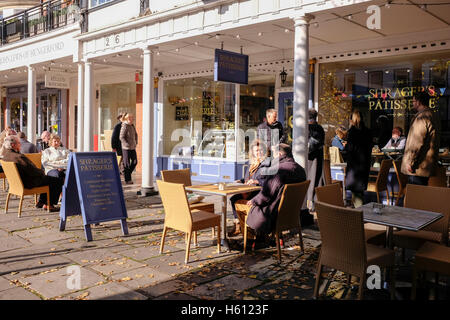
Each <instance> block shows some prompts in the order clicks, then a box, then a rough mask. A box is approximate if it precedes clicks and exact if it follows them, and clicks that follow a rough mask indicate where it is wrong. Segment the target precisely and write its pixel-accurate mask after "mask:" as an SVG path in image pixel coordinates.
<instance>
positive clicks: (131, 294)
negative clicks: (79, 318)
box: [70, 282, 148, 300]
mask: <svg viewBox="0 0 450 320" xmlns="http://www.w3.org/2000/svg"><path fill="white" fill-rule="evenodd" d="M70 296H71V297H72V298H74V299H76V298H77V297H83V299H84V300H147V299H148V298H147V297H146V296H144V295H142V294H140V293H138V292H136V291H133V290H130V289H129V288H127V287H125V286H122V285H120V284H117V283H114V282H111V283H107V284H105V285H101V286H96V287H93V288H90V289H86V290H83V291H79V292H77V293H74V294H71V295H70Z"/></svg>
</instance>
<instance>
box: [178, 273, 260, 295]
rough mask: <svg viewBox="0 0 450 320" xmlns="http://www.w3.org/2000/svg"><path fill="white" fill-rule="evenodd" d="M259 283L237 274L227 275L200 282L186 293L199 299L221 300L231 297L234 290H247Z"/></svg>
mask: <svg viewBox="0 0 450 320" xmlns="http://www.w3.org/2000/svg"><path fill="white" fill-rule="evenodd" d="M259 284H261V281H259V280H256V279H251V278H247V277H243V276H238V275H234V274H232V275H229V276H226V277H223V278H220V279H218V280H215V281H212V282H208V283H206V284H202V285H200V286H198V287H196V288H195V289H193V290H192V291H187V292H186V293H187V294H189V295H192V296H196V297H199V298H201V299H214V300H223V299H226V298H229V297H232V296H233V295H234V294H235V291H236V290H241V291H243V290H247V289H249V288H252V287H254V286H257V285H259Z"/></svg>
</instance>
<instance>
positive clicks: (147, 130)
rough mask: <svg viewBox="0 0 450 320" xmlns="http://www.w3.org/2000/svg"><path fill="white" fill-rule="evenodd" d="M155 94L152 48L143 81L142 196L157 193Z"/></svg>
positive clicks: (145, 53)
mask: <svg viewBox="0 0 450 320" xmlns="http://www.w3.org/2000/svg"><path fill="white" fill-rule="evenodd" d="M154 92H155V91H154V83H153V52H152V50H151V49H150V48H145V49H144V65H143V81H142V139H141V141H142V184H141V195H142V196H148V195H152V194H154V193H155V191H154V185H153V153H154V152H153V139H154V134H153V131H154Z"/></svg>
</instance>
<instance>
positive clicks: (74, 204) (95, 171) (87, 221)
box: [59, 152, 128, 241]
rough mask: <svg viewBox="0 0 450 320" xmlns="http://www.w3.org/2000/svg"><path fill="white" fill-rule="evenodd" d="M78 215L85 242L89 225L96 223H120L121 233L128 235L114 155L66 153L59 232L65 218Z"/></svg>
mask: <svg viewBox="0 0 450 320" xmlns="http://www.w3.org/2000/svg"><path fill="white" fill-rule="evenodd" d="M80 214H81V215H82V217H83V225H84V232H85V236H86V240H87V241H92V232H91V224H97V223H100V222H106V221H113V220H120V223H121V225H122V233H123V234H124V235H127V234H128V227H127V221H126V219H127V209H126V207H125V200H124V197H123V189H122V183H121V181H120V175H119V166H118V164H117V156H116V154H115V153H114V152H72V153H71V154H70V156H69V162H68V165H67V171H66V180H65V183H64V186H63V197H62V202H61V210H60V224H59V230H60V231H64V230H65V227H66V221H67V217H69V216H73V215H80Z"/></svg>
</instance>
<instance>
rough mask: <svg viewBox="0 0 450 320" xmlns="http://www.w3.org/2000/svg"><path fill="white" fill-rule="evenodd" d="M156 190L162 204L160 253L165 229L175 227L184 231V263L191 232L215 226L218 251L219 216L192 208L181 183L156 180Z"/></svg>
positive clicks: (187, 255) (187, 253)
mask: <svg viewBox="0 0 450 320" xmlns="http://www.w3.org/2000/svg"><path fill="white" fill-rule="evenodd" d="M156 183H157V185H158V191H159V194H160V196H161V199H162V203H163V206H164V213H165V218H164V229H163V233H162V237H161V247H160V251H159V252H160V253H163V250H164V241H165V238H166V233H167V229H168V228H171V229H175V230H179V231H182V232H185V233H186V238H187V240H186V257H185V260H184V263H186V264H187V263H188V261H189V250H190V245H191V237H192V234H193V233H195V232H196V231H199V230H203V229H206V228H215V227H217V252H218V253H220V220H221V216H220V215H217V214H214V213H211V212H208V211H200V210H192V209H191V208H190V207H189V203H188V200H187V196H186V191H185V189H184V185H183V184H182V183H170V182H164V181H161V180H158V181H156Z"/></svg>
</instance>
